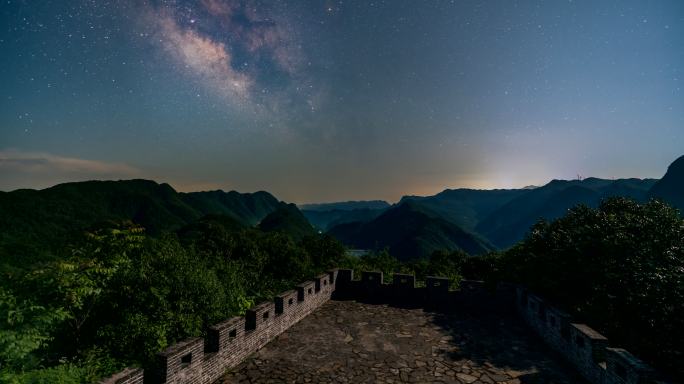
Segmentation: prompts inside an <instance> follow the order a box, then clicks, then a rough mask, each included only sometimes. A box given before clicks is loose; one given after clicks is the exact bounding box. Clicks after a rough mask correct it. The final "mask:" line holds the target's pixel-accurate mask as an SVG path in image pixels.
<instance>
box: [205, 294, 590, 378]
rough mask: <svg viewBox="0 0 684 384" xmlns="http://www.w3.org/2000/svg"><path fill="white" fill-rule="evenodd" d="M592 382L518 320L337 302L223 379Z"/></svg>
mask: <svg viewBox="0 0 684 384" xmlns="http://www.w3.org/2000/svg"><path fill="white" fill-rule="evenodd" d="M404 382H409V383H475V384H482V383H490V384H491V383H506V384H523V383H524V384H530V383H535V384H536V383H539V384H541V383H545V384H554V383H555V384H562V383H567V384H570V383H586V381H584V380H582V379H581V378H579V377H578V376H577V375H576V374H575V372H574V371H572V369H571V368H568V367H567V366H566V365H565V364H563V363H561V362H559V361H558V360H557V358H556V357H555V356H554V355H553V353H551V352H550V350H549V349H547V348H546V347H545V346H543V345H542V344H541V341H539V340H537V339H535V338H533V336H531V334H529V333H528V332H527V330H526V329H525V328H524V325H523V324H522V323H520V322H519V321H518V320H517V319H514V318H499V317H497V316H494V315H479V316H477V317H469V316H467V315H465V314H464V315H451V316H447V315H441V314H434V313H427V312H423V311H422V310H419V309H410V310H409V309H399V308H393V307H388V306H386V305H368V304H361V303H357V302H353V301H330V302H328V303H326V304H325V305H323V306H322V307H321V308H319V309H318V310H317V311H315V312H314V313H312V314H311V315H309V316H308V317H306V318H305V319H304V320H302V321H301V322H299V323H298V324H296V325H294V326H293V327H292V328H290V329H289V330H288V331H286V332H285V333H283V334H282V335H280V336H279V337H278V338H277V339H276V340H274V341H273V342H271V343H270V344H268V345H267V346H266V347H264V348H263V349H261V350H260V351H259V352H257V353H255V354H254V355H252V356H251V357H250V358H248V359H247V360H246V361H245V362H243V363H242V364H241V365H240V366H238V367H236V368H235V369H234V370H232V371H230V372H228V373H226V375H225V376H224V377H223V378H222V379H220V380H219V381H218V383H225V384H228V383H404Z"/></svg>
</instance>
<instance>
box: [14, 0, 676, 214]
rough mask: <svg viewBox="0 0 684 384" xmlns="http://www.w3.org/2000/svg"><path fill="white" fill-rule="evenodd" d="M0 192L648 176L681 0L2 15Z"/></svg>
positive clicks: (289, 192)
mask: <svg viewBox="0 0 684 384" xmlns="http://www.w3.org/2000/svg"><path fill="white" fill-rule="evenodd" d="M1 12H2V15H1V17H2V30H0V84H2V86H1V87H0V100H1V102H0V189H4V190H11V189H15V188H19V187H46V186H49V185H51V184H54V183H57V182H63V181H72V180H82V179H88V178H131V177H145V178H152V179H156V180H158V181H166V182H169V183H171V184H172V185H174V186H176V187H177V188H179V189H182V190H196V189H214V188H222V189H238V190H242V191H253V190H259V189H265V190H269V191H271V192H273V193H274V194H276V195H277V196H278V197H280V198H282V199H286V200H290V201H297V202H304V201H328V200H338V199H344V200H347V199H364V198H366V199H370V198H383V199H390V200H394V199H397V198H399V197H400V196H401V195H402V194H427V193H436V192H438V191H440V190H442V189H444V188H446V187H451V188H454V187H476V188H496V187H520V186H524V185H528V184H540V183H544V182H546V181H548V180H550V179H553V178H572V177H575V176H576V175H577V174H582V175H585V176H589V175H592V176H598V177H625V176H635V177H660V176H661V175H662V173H663V172H664V170H665V167H666V166H667V164H669V163H670V162H671V161H672V160H673V159H675V158H676V157H678V156H679V155H681V154H682V152H683V151H684V97H683V96H682V90H681V87H682V86H681V83H682V71H684V3H682V2H680V1H676V0H673V1H659V2H642V1H589V0H587V1H558V2H543V1H531V0H530V1H505V2H503V1H502V2H480V1H409V0H406V1H403V0H396V1H394V0H393V1H354V2H352V1H252V0H245V1H228V0H225V1H224V0H202V1H140V0H136V1H133V0H119V1H96V0H91V1H83V0H74V1H68V2H67V1H41V2H35V1H28V0H26V1H15V0H6V1H4V2H3V3H2V9H1Z"/></svg>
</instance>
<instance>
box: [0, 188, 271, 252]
mask: <svg viewBox="0 0 684 384" xmlns="http://www.w3.org/2000/svg"><path fill="white" fill-rule="evenodd" d="M278 206H279V201H278V200H277V199H276V198H275V197H273V195H271V194H269V193H268V192H256V193H246V194H241V193H238V192H234V191H231V192H223V191H211V192H191V193H181V192H176V191H175V190H174V189H173V188H172V187H171V186H170V185H168V184H158V183H156V182H154V181H150V180H142V179H136V180H120V181H86V182H76V183H65V184H59V185H56V186H54V187H51V188H47V189H43V190H29V189H21V190H16V191H12V192H2V193H0V233H1V235H0V244H3V242H4V241H5V240H7V241H9V240H12V241H14V240H16V239H22V242H24V243H26V241H34V242H49V241H50V239H57V238H60V237H64V236H67V235H69V234H70V233H73V232H74V231H81V230H84V229H86V228H88V227H90V226H92V225H95V224H97V223H98V222H103V221H108V220H117V221H120V220H130V221H133V222H135V223H138V224H140V225H142V226H143V227H145V228H146V230H147V231H148V232H149V233H152V234H155V233H160V232H162V231H173V230H176V229H178V228H181V227H182V226H184V225H186V224H188V223H190V222H193V221H195V220H197V219H199V218H200V217H202V216H205V215H207V214H221V215H226V216H229V217H231V218H233V219H234V220H235V221H236V222H238V223H240V224H241V225H247V226H253V225H255V224H257V223H259V222H260V221H261V220H262V219H263V218H264V217H266V216H267V215H268V214H270V213H271V212H273V211H275V210H276V209H277V208H278Z"/></svg>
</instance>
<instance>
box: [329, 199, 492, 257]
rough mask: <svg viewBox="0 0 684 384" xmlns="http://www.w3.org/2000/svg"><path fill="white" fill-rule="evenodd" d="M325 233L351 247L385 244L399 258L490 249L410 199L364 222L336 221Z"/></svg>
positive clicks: (376, 247) (487, 250) (474, 253)
mask: <svg viewBox="0 0 684 384" xmlns="http://www.w3.org/2000/svg"><path fill="white" fill-rule="evenodd" d="M329 234H330V235H332V236H334V237H336V238H337V239H339V240H340V241H342V242H343V243H345V244H347V245H349V246H351V247H354V248H361V249H373V250H381V249H384V248H388V249H389V252H390V254H392V255H394V256H395V257H397V258H399V259H402V260H409V259H419V258H423V257H427V256H429V255H430V254H431V253H432V252H434V251H437V250H444V249H449V250H456V249H460V250H463V251H465V252H467V253H469V254H472V255H478V254H484V253H487V252H489V251H491V250H493V249H494V247H493V246H492V245H491V244H489V242H487V240H484V239H482V238H480V237H478V236H477V235H475V234H472V233H470V232H467V231H465V230H463V229H462V228H460V227H459V226H458V225H456V224H454V223H452V222H450V221H448V220H445V219H443V218H441V217H439V215H437V214H435V213H434V212H431V211H430V210H429V209H428V208H426V207H424V206H421V205H420V204H417V203H415V202H414V201H406V202H404V203H400V204H397V205H395V206H393V207H392V208H390V209H388V210H386V211H384V212H383V213H382V214H381V215H379V216H378V217H376V218H375V219H373V220H371V221H368V222H355V223H345V224H340V225H337V226H335V227H333V228H332V229H331V230H330V231H329Z"/></svg>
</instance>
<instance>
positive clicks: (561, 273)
mask: <svg viewBox="0 0 684 384" xmlns="http://www.w3.org/2000/svg"><path fill="white" fill-rule="evenodd" d="M499 270H500V273H501V276H500V278H501V279H505V280H516V281H519V282H522V283H524V284H525V285H527V286H529V287H530V288H531V289H532V290H534V291H537V292H539V293H540V294H543V295H545V296H547V297H549V298H550V299H551V300H552V301H554V302H556V303H559V304H560V305H562V306H563V307H565V308H566V309H567V310H569V311H571V312H572V313H574V315H575V316H576V317H579V319H580V320H581V321H585V322H588V323H590V324H592V326H595V327H597V328H599V330H601V331H602V332H604V333H606V334H607V336H608V337H609V338H612V339H614V340H615V341H616V342H619V343H620V344H623V345H625V346H626V347H628V348H629V349H631V350H632V351H633V352H636V353H637V354H638V355H640V356H644V357H645V358H647V359H648V360H650V361H651V362H654V363H656V364H657V365H661V366H664V367H665V368H666V369H670V370H674V369H675V367H676V362H677V361H682V358H683V357H684V355H682V351H683V350H682V347H681V346H682V343H684V221H683V220H682V218H681V217H680V215H679V213H678V211H677V210H676V209H674V208H672V207H670V206H668V205H666V204H664V203H662V202H659V201H650V202H648V203H646V204H638V203H636V202H634V201H632V200H629V199H625V198H612V199H608V200H605V201H604V202H602V203H601V204H600V206H599V207H598V209H591V208H588V207H586V206H578V207H575V208H573V209H571V210H569V212H568V213H567V214H566V215H565V216H564V217H562V218H560V219H558V220H556V221H554V222H551V223H547V222H544V221H540V222H539V223H537V224H536V225H535V226H534V227H533V228H532V230H531V231H530V233H529V235H528V236H527V237H526V239H525V240H524V241H523V242H521V243H520V244H519V245H517V246H516V247H514V248H513V249H511V250H510V251H509V252H507V253H506V255H505V256H504V258H503V259H502V261H501V264H500V266H499ZM678 369H680V370H681V367H680V368H678ZM681 373H682V374H684V372H681Z"/></svg>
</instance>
